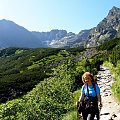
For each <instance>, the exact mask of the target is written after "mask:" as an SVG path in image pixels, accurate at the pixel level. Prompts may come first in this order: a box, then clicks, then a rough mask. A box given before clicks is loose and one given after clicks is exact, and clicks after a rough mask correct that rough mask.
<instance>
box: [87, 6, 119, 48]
mask: <svg viewBox="0 0 120 120" xmlns="http://www.w3.org/2000/svg"><path fill="white" fill-rule="evenodd" d="M119 31H120V9H119V8H117V7H115V6H113V7H112V9H111V10H110V11H109V13H108V15H107V16H106V17H105V18H104V19H103V20H102V21H101V22H99V24H98V25H97V26H96V27H95V28H93V29H92V30H91V31H90V35H89V40H88V43H89V45H87V46H96V45H100V44H102V43H103V42H104V41H105V40H106V39H109V40H110V39H113V38H115V37H118V35H119V34H118V32H119Z"/></svg>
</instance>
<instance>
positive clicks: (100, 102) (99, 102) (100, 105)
mask: <svg viewBox="0 0 120 120" xmlns="http://www.w3.org/2000/svg"><path fill="white" fill-rule="evenodd" d="M97 98H98V105H99V107H102V100H101V95H100V94H97Z"/></svg>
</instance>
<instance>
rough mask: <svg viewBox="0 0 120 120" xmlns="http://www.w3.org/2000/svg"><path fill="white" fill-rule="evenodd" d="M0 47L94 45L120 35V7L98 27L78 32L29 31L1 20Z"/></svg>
mask: <svg viewBox="0 0 120 120" xmlns="http://www.w3.org/2000/svg"><path fill="white" fill-rule="evenodd" d="M0 36H1V38H0V48H7V47H26V48H44V47H46V48H47V47H52V48H72V47H94V46H98V45H100V44H102V43H104V42H105V41H106V40H111V39H113V38H116V37H118V38H119V37H120V8H117V7H115V6H113V7H112V9H111V10H109V12H108V15H107V16H106V17H105V18H104V19H103V20H102V21H100V22H99V23H98V25H97V26H96V27H93V28H91V29H88V30H81V31H80V32H79V33H78V34H75V33H73V32H67V31H66V30H58V29H53V30H51V31H49V32H37V31H29V30H27V29H25V28H24V27H22V26H20V25H17V24H16V23H14V22H13V21H9V20H5V19H3V20H0Z"/></svg>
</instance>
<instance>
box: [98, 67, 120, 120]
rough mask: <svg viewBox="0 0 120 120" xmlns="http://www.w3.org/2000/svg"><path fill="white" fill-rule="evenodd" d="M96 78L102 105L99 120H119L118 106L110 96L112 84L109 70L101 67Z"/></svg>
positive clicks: (119, 110)
mask: <svg viewBox="0 0 120 120" xmlns="http://www.w3.org/2000/svg"><path fill="white" fill-rule="evenodd" d="M97 78H98V85H99V87H100V90H101V97H102V104H103V107H102V109H101V112H100V120H120V105H119V104H118V103H117V101H116V100H115V98H114V97H113V96H112V92H111V86H112V84H113V76H112V75H111V73H110V71H109V69H107V68H106V67H103V66H101V70H100V71H99V72H98V74H97Z"/></svg>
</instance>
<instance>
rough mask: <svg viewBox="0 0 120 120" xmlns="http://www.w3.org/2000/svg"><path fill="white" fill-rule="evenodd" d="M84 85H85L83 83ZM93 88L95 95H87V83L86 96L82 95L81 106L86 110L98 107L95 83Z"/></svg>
mask: <svg viewBox="0 0 120 120" xmlns="http://www.w3.org/2000/svg"><path fill="white" fill-rule="evenodd" d="M84 87H85V85H84ZM93 88H94V90H95V93H96V96H95V97H91V96H89V90H88V85H87V91H88V96H85V95H84V100H83V102H82V107H83V108H84V109H86V110H88V111H93V110H95V109H96V108H97V107H98V98H97V92H96V83H93Z"/></svg>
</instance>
